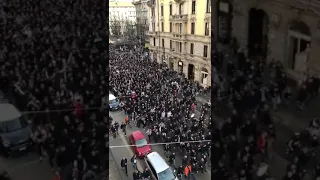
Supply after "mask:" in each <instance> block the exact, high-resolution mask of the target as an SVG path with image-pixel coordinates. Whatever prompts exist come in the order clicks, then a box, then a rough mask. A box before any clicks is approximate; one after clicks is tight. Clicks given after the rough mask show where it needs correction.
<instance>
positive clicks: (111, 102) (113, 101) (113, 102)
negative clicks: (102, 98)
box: [109, 99, 117, 104]
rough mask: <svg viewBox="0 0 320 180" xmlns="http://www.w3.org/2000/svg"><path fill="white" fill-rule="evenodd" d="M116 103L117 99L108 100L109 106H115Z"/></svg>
mask: <svg viewBox="0 0 320 180" xmlns="http://www.w3.org/2000/svg"><path fill="white" fill-rule="evenodd" d="M115 103H117V99H113V100H109V104H115Z"/></svg>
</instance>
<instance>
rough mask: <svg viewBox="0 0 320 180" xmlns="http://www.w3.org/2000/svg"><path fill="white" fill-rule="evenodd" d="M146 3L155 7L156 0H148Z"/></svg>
mask: <svg viewBox="0 0 320 180" xmlns="http://www.w3.org/2000/svg"><path fill="white" fill-rule="evenodd" d="M147 5H148V6H149V7H155V6H156V0H148V1H147Z"/></svg>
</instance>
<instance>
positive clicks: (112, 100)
mask: <svg viewBox="0 0 320 180" xmlns="http://www.w3.org/2000/svg"><path fill="white" fill-rule="evenodd" d="M119 108H120V102H119V100H118V99H117V98H116V97H115V96H114V95H113V94H109V109H110V110H118V109H119Z"/></svg>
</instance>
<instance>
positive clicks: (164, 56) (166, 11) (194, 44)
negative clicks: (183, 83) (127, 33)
mask: <svg viewBox="0 0 320 180" xmlns="http://www.w3.org/2000/svg"><path fill="white" fill-rule="evenodd" d="M148 6H149V8H150V9H149V13H148V14H149V18H148V19H149V33H148V35H149V42H150V53H151V55H152V57H153V60H155V61H157V62H159V63H166V64H167V65H168V67H169V68H171V69H173V70H176V71H178V72H179V73H184V74H185V75H186V77H187V78H188V79H190V80H194V81H198V82H199V83H200V84H201V85H203V86H205V87H206V86H210V85H211V61H210V57H211V52H210V50H211V32H210V31H211V0H201V1H198V0H174V1H173V0H149V1H148Z"/></svg>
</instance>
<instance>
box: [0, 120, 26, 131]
mask: <svg viewBox="0 0 320 180" xmlns="http://www.w3.org/2000/svg"><path fill="white" fill-rule="evenodd" d="M26 126H27V122H25V121H24V120H23V119H22V118H18V119H14V120H11V121H5V122H1V123H0V131H1V132H4V133H5V132H12V131H16V130H19V129H22V128H24V127H26Z"/></svg>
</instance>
